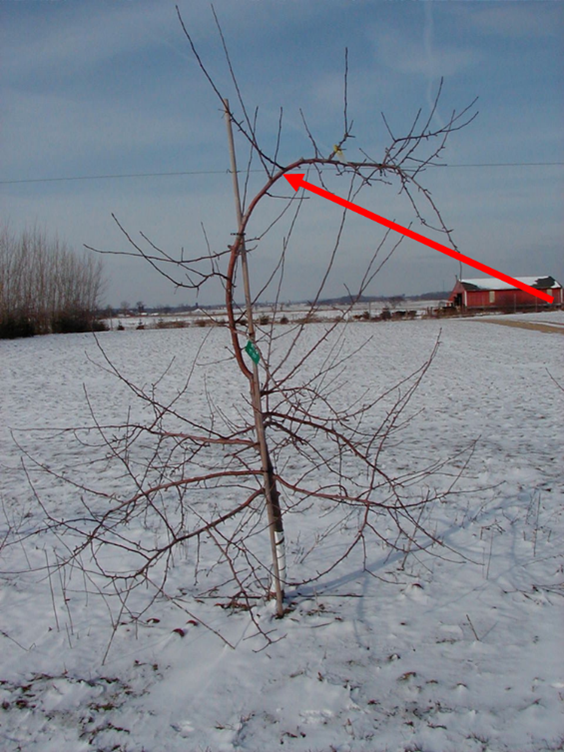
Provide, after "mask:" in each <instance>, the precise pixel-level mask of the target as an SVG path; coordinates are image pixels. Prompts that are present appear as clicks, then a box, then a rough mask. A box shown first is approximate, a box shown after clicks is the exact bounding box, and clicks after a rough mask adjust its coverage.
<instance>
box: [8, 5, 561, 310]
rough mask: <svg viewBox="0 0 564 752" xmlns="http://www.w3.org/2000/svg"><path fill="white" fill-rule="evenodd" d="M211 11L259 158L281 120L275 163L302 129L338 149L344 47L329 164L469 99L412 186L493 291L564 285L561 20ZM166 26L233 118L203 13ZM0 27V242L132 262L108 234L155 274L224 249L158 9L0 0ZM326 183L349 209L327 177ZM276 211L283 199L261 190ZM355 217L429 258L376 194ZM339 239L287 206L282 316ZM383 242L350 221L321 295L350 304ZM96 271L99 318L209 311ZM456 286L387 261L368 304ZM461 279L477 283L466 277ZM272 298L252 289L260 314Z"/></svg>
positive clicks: (302, 295)
mask: <svg viewBox="0 0 564 752" xmlns="http://www.w3.org/2000/svg"><path fill="white" fill-rule="evenodd" d="M214 8H215V11H216V13H217V16H218V18H219V21H220V23H221V27H222V29H223V33H224V36H225V40H226V43H227V46H228V48H229V52H230V56H231V61H232V64H233V68H234V70H235V73H236V75H237V80H238V83H239V87H240V91H241V94H242V96H243V99H244V102H245V105H246V107H247V110H248V111H249V112H250V113H254V112H255V109H256V108H258V121H257V122H258V127H257V133H258V140H259V142H260V144H261V145H262V147H263V148H264V149H265V150H266V151H267V152H270V153H272V152H273V151H274V148H275V144H276V134H277V126H278V121H279V112H280V108H283V131H282V137H281V141H280V150H279V157H278V158H279V161H280V162H281V163H282V164H290V163H291V162H293V161H294V160H295V159H297V158H299V157H307V156H311V152H312V146H311V143H310V141H309V138H308V136H307V134H306V132H305V130H304V126H303V121H302V116H301V113H302V112H303V114H304V116H305V119H306V121H307V123H308V127H309V129H310V131H311V132H312V133H313V134H314V135H315V138H316V141H317V143H318V145H319V147H320V149H321V151H323V152H324V153H326V154H327V155H329V154H330V153H331V151H332V148H333V144H334V143H336V142H338V141H339V140H340V138H341V137H342V133H343V80H344V67H345V66H344V59H345V49H348V76H347V80H348V95H347V99H348V116H349V119H350V120H351V119H352V120H353V121H354V125H353V127H352V133H353V135H354V139H351V140H350V141H349V142H348V143H347V144H346V152H345V156H346V158H347V159H350V160H352V161H356V160H359V159H362V151H361V150H363V151H365V152H367V153H370V154H371V155H373V156H374V157H375V158H377V159H380V158H383V156H384V153H385V149H386V148H387V147H388V146H389V142H390V136H389V134H388V132H387V130H386V127H385V125H384V121H383V118H382V114H381V113H382V112H383V113H384V114H385V116H386V120H387V122H388V124H389V125H390V127H391V129H392V131H393V132H394V134H396V135H405V134H406V133H407V132H408V131H409V128H410V126H411V123H412V121H413V118H414V116H415V115H416V113H417V111H418V110H419V109H422V113H423V114H422V116H424V115H425V114H426V113H428V112H429V108H430V106H431V105H432V102H433V100H434V97H435V95H436V92H437V89H438V86H439V83H440V80H441V78H443V80H444V83H443V89H442V94H441V99H440V102H439V106H438V109H437V112H436V114H435V117H434V120H433V125H435V126H437V127H440V126H441V125H444V123H445V122H446V121H447V119H448V117H449V115H450V113H451V112H452V110H453V109H456V110H457V111H458V110H461V109H463V108H464V107H466V106H467V105H468V104H470V103H471V102H472V101H473V100H474V99H475V98H476V97H478V101H477V103H476V105H475V107H474V110H473V111H478V115H477V117H476V119H475V120H474V121H473V122H472V123H471V124H470V125H468V126H467V127H466V128H464V129H462V130H460V131H458V132H456V133H453V134H452V135H451V136H450V138H449V141H448V142H447V146H446V148H445V150H444V151H443V152H442V154H441V158H440V160H439V161H440V163H441V165H443V166H440V167H436V168H432V169H428V170H427V171H426V172H425V173H424V174H423V175H422V176H421V179H422V183H423V185H424V186H425V187H426V188H427V189H429V190H430V191H431V193H432V198H433V201H434V202H435V203H436V205H437V206H438V207H439V209H440V211H441V214H442V217H443V219H444V221H445V224H446V226H447V227H448V228H449V229H452V237H453V240H454V241H455V242H456V245H457V247H458V249H459V250H460V251H461V253H463V254H465V255H467V256H470V257H471V258H475V259H477V260H479V261H481V262H483V263H485V264H487V265H489V266H491V267H493V268H495V269H499V270H500V271H503V272H505V273H506V274H509V275H512V276H537V275H538V276H544V275H547V274H550V275H552V276H554V277H556V278H557V279H559V280H560V281H561V282H564V249H563V237H564V232H563V230H564V128H562V123H564V86H563V82H564V76H563V74H564V41H563V40H564V3H562V2H559V1H558V0H556V1H554V0H551V1H550V2H542V1H540V2H536V1H535V2H527V1H526V0H523V1H520V0H519V1H517V2H511V1H510V0H503V2H486V1H485V0H461V1H460V2H454V1H453V0H444V1H442V2H419V1H413V2H407V1H405V2H400V1H399V0H395V1H394V0H393V1H391V2H378V1H371V0H364V1H363V0H323V1H322V0H305V1H298V0H236V1H235V0H216V1H215V3H214ZM179 9H180V12H181V14H182V17H183V20H184V23H185V25H186V27H187V29H188V30H189V31H190V34H191V35H192V37H193V40H194V42H195V44H196V46H197V49H198V51H199V54H200V55H201V57H202V59H203V60H204V61H205V64H206V66H207V67H208V69H209V71H210V74H211V75H212V77H213V79H214V81H215V83H216V86H217V87H218V89H219V91H220V92H221V94H222V96H225V97H228V98H229V100H230V102H231V104H232V107H233V109H234V111H235V114H236V115H240V114H241V112H240V109H239V106H238V103H237V94H236V91H235V90H234V87H233V83H232V81H231V79H230V76H229V71H228V69H227V66H226V61H225V57H224V54H223V49H222V44H221V39H220V37H219V35H218V31H217V26H216V23H215V20H214V16H213V13H212V8H211V5H210V4H209V3H208V2H204V1H203V0H202V1H200V0H191V2H187V1H186V0H179ZM0 29H1V31H0V34H1V36H0V49H1V52H0V55H1V59H0V88H1V91H0V117H1V131H0V218H1V221H2V223H3V224H4V225H7V226H8V227H9V228H10V230H11V231H12V232H13V233H15V234H18V233H20V232H21V231H22V229H24V228H26V227H27V228H30V227H34V226H37V227H39V228H40V229H42V230H44V231H45V232H46V233H47V234H48V235H49V236H52V237H55V236H57V237H58V238H59V239H60V240H62V241H64V242H66V243H68V244H69V245H71V246H72V247H74V248H75V249H77V251H79V252H82V249H83V247H84V246H85V245H86V246H91V247H94V248H97V249H100V250H104V251H112V252H122V251H123V252H131V251H132V247H131V246H130V245H129V243H128V240H127V238H126V237H125V235H124V234H123V232H122V231H121V230H120V228H119V227H118V225H117V223H116V221H115V220H114V218H113V217H116V218H117V220H118V221H119V223H120V225H121V226H122V227H123V228H124V229H125V230H126V231H127V233H128V234H129V235H130V236H131V237H132V238H133V239H134V240H135V241H142V238H141V235H140V233H143V234H144V235H145V236H146V237H148V238H149V239H150V240H151V242H153V243H154V244H155V245H156V246H158V247H159V248H162V249H164V250H166V251H167V252H168V253H169V254H171V255H173V256H177V255H179V254H180V253H181V252H183V253H184V255H185V256H189V255H195V256H201V255H202V254H205V252H206V249H207V247H208V244H209V247H210V248H211V249H212V250H213V251H223V250H225V249H226V248H227V247H228V245H229V244H230V242H232V239H233V233H234V232H235V231H236V229H237V221H236V216H235V209H234V201H233V193H232V182H231V175H230V174H229V153H228V147H227V140H226V130H225V123H224V120H223V117H222V112H221V107H220V102H219V100H218V98H217V97H216V95H215V94H214V93H213V91H212V90H211V88H210V86H209V84H208V82H207V81H206V80H205V78H204V76H203V75H202V73H201V71H200V69H199V67H198V66H197V64H196V61H195V58H194V56H193V54H192V52H191V50H190V47H189V45H188V42H187V39H186V37H185V36H184V34H183V31H182V28H181V26H180V23H179V20H178V17H177V13H176V9H175V4H174V3H172V2H168V0H158V1H157V0H127V1H126V0H112V2H109V1H104V0H74V2H72V1H71V0H50V1H48V0H1V2H0ZM236 149H237V157H238V163H239V168H240V169H242V168H244V167H245V166H246V164H247V160H248V148H247V146H246V144H245V142H244V141H243V140H242V139H241V138H236ZM251 167H252V169H253V170H256V171H253V172H251V173H250V175H249V180H248V198H250V197H252V196H253V195H254V193H256V192H257V191H259V190H260V189H261V187H262V186H263V185H264V182H265V176H264V173H261V171H260V164H258V163H256V162H255V163H253V164H252V165H251ZM171 173H183V174H171ZM132 176H133V177H132ZM243 177H244V176H243ZM324 177H325V173H324ZM308 179H309V180H310V181H311V182H316V181H317V180H318V176H317V175H315V174H311V175H310V177H309V178H308ZM327 180H328V181H329V182H328V187H329V186H330V188H331V190H334V192H335V193H340V195H344V196H346V195H347V191H348V184H347V183H346V182H345V181H344V179H342V178H341V179H332V178H331V177H330V176H329V175H328V176H327ZM282 182H285V181H282ZM276 193H277V195H283V196H290V195H291V194H292V190H291V188H290V187H289V186H282V185H279V186H277V188H276ZM358 202H359V203H360V204H361V205H363V206H365V207H366V208H368V209H370V210H371V211H374V212H376V213H378V214H381V215H383V216H385V217H388V218H390V219H393V220H395V221H396V222H398V223H399V224H404V225H408V224H410V223H412V224H411V226H412V228H413V229H415V230H416V231H419V232H421V233H422V234H426V235H428V236H429V237H432V238H434V239H436V240H439V242H445V243H447V240H446V238H445V237H444V236H442V235H438V234H437V233H434V232H433V231H432V230H429V229H428V228H426V227H422V226H421V224H420V223H419V222H418V220H417V218H416V217H415V216H414V213H413V209H412V207H411V205H410V203H409V201H408V200H407V197H406V196H405V195H401V194H400V193H399V191H398V185H397V183H395V182H393V181H392V183H391V184H389V185H388V184H384V183H377V184H375V185H374V186H373V187H371V188H370V189H365V190H363V192H362V193H361V194H360V195H359V197H358ZM281 206H282V204H281V199H280V198H276V197H268V198H267V199H265V200H264V201H263V202H261V205H260V208H259V209H258V210H257V212H256V214H255V220H253V222H254V224H253V225H252V231H253V232H254V233H255V235H256V237H259V236H262V233H263V232H264V230H265V229H266V227H267V226H268V224H269V222H270V220H271V219H272V218H273V217H274V216H275V215H276V213H277V211H279V209H280V207H281ZM291 208H293V206H292V207H291ZM286 217H287V218H286ZM286 217H285V218H284V219H283V220H282V221H281V222H280V223H278V224H277V225H276V226H275V228H274V230H273V231H272V232H270V233H269V234H267V235H265V237H264V238H263V239H262V240H261V241H260V242H256V243H254V244H250V247H252V248H253V250H252V252H251V253H250V255H249V258H250V269H251V284H252V285H253V290H254V291H256V290H258V289H260V288H261V286H262V285H263V284H264V283H265V280H267V279H268V277H269V275H270V273H271V271H272V269H273V268H274V267H275V266H276V263H277V261H278V259H279V257H280V252H281V248H282V243H283V238H284V237H285V235H286V234H287V232H288V228H289V224H288V222H289V217H290V213H288V214H287V215H286ZM340 219H341V210H340V209H338V207H336V206H334V205H332V204H330V203H329V202H327V201H325V200H323V199H321V198H318V197H310V198H308V200H307V201H304V202H303V205H302V207H301V210H300V214H299V219H298V221H297V222H296V225H295V228H294V231H293V234H292V237H291V243H290V244H289V246H288V249H287V252H286V259H285V267H284V280H283V283H282V289H281V293H280V294H281V297H282V299H283V300H303V299H309V298H311V297H312V296H313V295H314V294H315V292H316V290H317V287H318V285H319V281H320V279H321V278H322V276H323V273H324V269H325V268H326V265H327V262H328V259H329V257H330V254H331V251H332V249H333V247H334V244H335V235H336V232H337V230H338V226H339V222H340ZM284 222H286V224H284ZM383 235H384V230H383V228H381V227H379V226H378V225H376V224H374V223H372V222H369V221H368V220H366V219H364V218H360V217H355V216H349V217H348V218H347V222H346V224H345V229H344V232H343V235H342V238H341V244H340V249H339V252H338V254H337V256H336V258H335V262H334V266H333V270H332V272H331V274H330V276H329V278H328V280H327V284H326V287H325V289H324V294H325V295H327V296H337V295H343V294H345V293H346V291H347V289H354V288H355V285H357V284H358V280H359V279H360V278H361V277H362V274H363V270H364V268H365V266H366V263H367V262H368V261H369V259H370V257H371V255H372V253H373V252H374V249H375V248H376V247H378V244H379V243H380V242H381V240H382V238H383ZM142 242H144V241H142ZM390 243H391V239H390V240H389V244H388V246H386V247H387V248H389V247H391V246H390ZM145 247H147V246H145ZM381 253H382V255H385V251H384V250H383V251H382V252H381ZM102 258H103V260H104V268H105V276H106V280H107V282H106V286H105V292H104V298H105V303H107V304H109V305H113V306H118V305H120V303H121V302H122V301H128V302H129V303H131V304H134V303H136V302H137V301H143V302H144V304H145V305H147V306H156V305H180V304H194V303H200V304H209V303H213V302H215V301H218V300H221V289H220V288H219V286H218V285H217V284H216V285H214V284H210V285H209V286H208V287H204V288H202V289H201V290H200V291H199V293H198V295H196V293H195V292H194V291H189V290H185V289H182V288H177V287H175V286H174V285H173V284H172V283H170V282H169V281H167V280H166V279H164V278H163V277H162V276H161V275H159V274H158V273H157V272H156V271H155V270H154V269H153V268H151V266H150V265H149V264H148V263H147V262H146V261H143V260H142V259H139V258H132V257H130V256H122V255H114V254H109V255H106V256H104V257H102ZM460 271H461V270H460V266H459V263H458V262H457V261H454V260H453V259H450V258H448V257H446V256H443V255H441V254H439V253H438V252H437V251H434V250H432V249H429V248H425V247H424V246H422V245H420V244H417V243H415V242H414V241H405V242H404V243H402V244H401V245H400V247H399V248H398V249H397V250H396V251H395V252H394V254H393V255H392V257H391V258H390V259H389V261H388V262H387V263H386V264H385V266H384V267H383V268H382V270H381V271H380V272H379V274H378V275H377V276H376V277H375V278H374V279H373V280H372V281H371V283H370V285H369V288H368V289H367V290H366V293H367V294H372V295H395V294H402V293H403V294H407V295H409V294H419V293H423V292H427V291H437V290H450V289H451V288H452V287H453V285H454V282H455V280H456V276H457V275H458V274H459V273H460ZM462 276H463V277H477V276H480V274H479V273H478V272H476V271H475V270H473V269H471V268H469V267H466V266H465V267H464V268H463V269H462ZM274 293H275V290H274V289H273V287H272V286H271V287H270V288H269V289H267V290H266V292H265V293H264V295H263V298H264V299H271V298H272V297H273V295H274Z"/></svg>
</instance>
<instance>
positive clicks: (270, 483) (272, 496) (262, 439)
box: [223, 99, 286, 616]
mask: <svg viewBox="0 0 564 752" xmlns="http://www.w3.org/2000/svg"><path fill="white" fill-rule="evenodd" d="M223 105H224V110H225V122H226V125H227V139H228V143H229V156H230V160H231V173H232V176H233V193H234V196H235V212H236V216H237V224H238V232H239V234H241V233H242V229H241V228H242V222H243V209H242V206H241V196H240V193H239V179H238V173H237V159H236V156H235V145H234V142H233V125H232V121H231V111H230V110H229V102H228V100H227V99H224V100H223ZM239 247H240V260H241V272H242V278H243V291H244V294H245V308H246V314H247V332H248V337H249V341H250V342H251V343H252V344H253V345H254V344H255V336H256V334H255V325H254V320H253V303H252V297H251V285H250V281H249V267H248V263H247V251H246V247H245V239H244V238H243V237H242V238H241V243H240V246H239ZM229 303H230V301H228V304H229ZM249 381H250V391H251V403H252V406H253V413H254V420H255V434H256V438H257V444H258V448H259V453H260V460H261V470H262V475H263V486H264V497H265V503H266V511H267V515H268V528H269V533H270V546H271V552H272V584H271V588H272V591H273V592H274V594H275V596H276V612H277V615H278V616H283V614H284V581H285V579H286V547H285V543H284V526H283V522H282V512H281V509H280V495H279V493H278V489H277V487H276V479H275V477H274V468H273V466H272V462H271V459H270V454H269V451H268V445H267V443H266V434H265V429H264V418H263V412H262V398H261V392H260V379H259V370H258V362H255V361H254V359H253V366H252V370H251V378H250V380H249Z"/></svg>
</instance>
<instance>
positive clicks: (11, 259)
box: [0, 227, 103, 337]
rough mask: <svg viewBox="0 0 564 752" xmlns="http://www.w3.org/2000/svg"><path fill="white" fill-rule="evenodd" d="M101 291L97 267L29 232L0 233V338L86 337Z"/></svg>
mask: <svg viewBox="0 0 564 752" xmlns="http://www.w3.org/2000/svg"><path fill="white" fill-rule="evenodd" d="M102 288H103V276H102V262H101V260H100V259H95V258H94V257H93V256H92V254H87V255H84V256H79V255H77V254H76V253H74V251H73V250H72V249H71V248H69V247H68V246H67V245H66V244H64V243H62V242H60V241H59V240H58V239H56V238H55V239H50V238H48V237H47V235H46V233H45V232H41V231H40V230H39V229H37V228H35V229H33V230H24V231H23V232H22V233H21V234H20V235H19V236H16V235H14V234H13V233H11V232H10V231H9V230H8V228H7V227H5V228H4V229H3V230H2V231H1V232H0V336H4V337H11V336H27V335H31V334H45V333H48V332H61V331H62V332H65V331H88V330H90V329H91V328H92V327H93V325H94V323H95V319H96V313H97V310H98V307H99V304H100V296H101V293H102Z"/></svg>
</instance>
